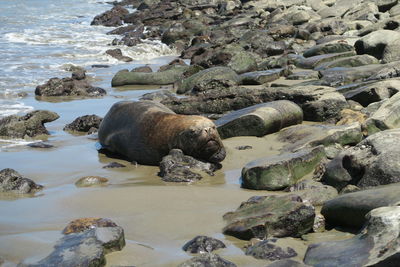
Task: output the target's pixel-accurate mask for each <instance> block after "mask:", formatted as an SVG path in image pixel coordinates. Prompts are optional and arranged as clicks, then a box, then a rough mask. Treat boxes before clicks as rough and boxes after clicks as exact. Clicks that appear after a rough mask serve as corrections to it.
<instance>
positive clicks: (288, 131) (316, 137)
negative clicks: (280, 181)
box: [278, 123, 363, 151]
mask: <svg viewBox="0 0 400 267" xmlns="http://www.w3.org/2000/svg"><path fill="white" fill-rule="evenodd" d="M362 137H363V135H362V132H361V127H360V125H359V124H357V123H355V124H351V125H342V126H334V125H320V124H313V125H304V124H301V125H295V126H290V127H287V128H285V129H283V130H281V131H280V132H279V135H278V140H279V141H280V142H284V143H286V145H285V146H284V147H283V151H296V150H298V149H301V148H306V147H314V146H318V145H324V146H332V145H334V144H340V145H342V146H344V145H355V144H357V143H359V142H360V141H361V140H362Z"/></svg>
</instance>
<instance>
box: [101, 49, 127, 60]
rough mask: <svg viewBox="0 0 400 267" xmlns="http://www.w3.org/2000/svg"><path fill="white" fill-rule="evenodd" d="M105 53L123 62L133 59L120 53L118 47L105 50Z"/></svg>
mask: <svg viewBox="0 0 400 267" xmlns="http://www.w3.org/2000/svg"><path fill="white" fill-rule="evenodd" d="M106 54H107V55H110V56H112V57H113V58H115V59H118V60H120V61H123V62H130V61H132V60H133V59H132V58H130V57H127V56H124V55H122V51H121V49H119V48H116V49H108V50H107V51H106Z"/></svg>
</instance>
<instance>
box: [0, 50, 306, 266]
mask: <svg viewBox="0 0 400 267" xmlns="http://www.w3.org/2000/svg"><path fill="white" fill-rule="evenodd" d="M169 60H170V58H164V59H158V60H157V61H153V65H152V67H153V68H154V69H157V67H158V66H159V65H160V64H163V63H166V62H169ZM137 65H141V64H140V63H138V64H137ZM126 66H127V65H125V66H124V65H122V66H117V67H113V68H110V69H97V70H95V73H94V74H95V75H96V77H95V81H96V82H95V83H94V85H97V86H101V87H103V88H105V89H106V90H107V91H108V96H106V97H104V98H99V99H85V100H72V101H66V102H57V101H55V102H44V101H37V100H36V99H35V98H34V97H33V96H29V97H28V98H26V99H25V100H24V101H25V102H26V103H27V104H28V105H32V106H34V107H35V109H48V110H52V111H55V112H57V113H58V114H59V115H60V119H58V120H57V121H55V122H53V123H49V124H46V127H47V128H48V129H49V130H50V132H51V136H49V137H48V138H47V139H48V142H49V143H51V144H52V145H54V146H55V147H54V148H50V149H38V148H30V147H26V146H18V147H9V148H5V149H4V148H3V151H2V152H1V153H0V164H1V166H0V167H1V169H2V168H14V169H15V170H17V171H18V172H20V173H21V174H22V175H23V176H25V177H29V178H31V179H33V180H34V181H35V182H37V183H39V184H42V185H44V186H45V189H44V190H43V191H41V192H39V193H38V194H36V196H35V197H24V198H14V197H12V196H7V195H3V196H1V198H0V214H1V216H0V257H3V258H5V259H6V260H8V261H12V262H15V263H18V262H21V261H23V262H25V263H30V262H35V261H37V260H40V259H42V258H44V257H45V256H47V255H48V254H49V253H50V252H51V251H52V247H53V246H54V244H55V243H56V241H57V240H58V239H59V238H60V237H61V231H62V229H63V228H64V227H65V226H66V224H67V223H68V222H70V221H71V220H74V219H77V218H81V217H105V218H110V219H112V220H113V221H115V222H116V223H117V224H118V225H120V226H121V227H123V229H124V230H125V237H126V241H127V245H126V247H125V248H124V249H123V250H122V251H121V252H114V253H111V254H108V255H107V257H106V258H107V265H108V266H112V265H135V266H176V265H178V264H179V263H181V262H183V261H184V260H186V259H189V258H190V257H191V255H189V254H187V253H185V252H184V251H182V250H181V247H182V246H183V245H184V244H185V243H186V242H187V241H189V240H191V239H192V238H194V237H195V236H197V235H207V236H212V237H215V238H218V239H220V240H222V241H223V242H224V243H225V244H226V245H227V248H226V249H222V250H220V251H218V252H217V253H218V254H220V255H221V256H222V257H224V258H226V259H228V260H231V261H233V262H234V263H236V264H237V265H238V266H265V265H266V264H267V262H266V261H261V260H256V259H254V258H252V257H250V256H245V255H244V253H243V251H242V248H243V246H244V245H245V244H246V243H247V242H246V241H241V240H238V239H236V238H233V237H229V236H224V235H223V234H222V233H221V232H222V231H221V230H222V228H223V227H224V222H223V220H222V216H223V214H224V213H226V212H228V211H232V210H234V209H236V208H237V207H238V206H239V205H240V203H241V202H242V201H245V200H247V199H248V198H249V197H251V196H254V195H265V194H271V192H267V191H252V190H246V189H242V188H241V187H240V173H241V169H242V167H243V166H244V165H245V164H246V163H247V162H249V161H251V160H253V159H258V158H261V157H265V156H269V155H275V154H278V153H279V149H280V148H281V147H282V144H281V143H279V142H278V141H277V140H276V135H274V134H272V135H268V136H265V137H262V138H257V137H239V138H238V137H235V138H230V139H226V140H224V141H223V142H224V145H225V146H226V149H227V157H226V159H225V160H224V161H223V162H222V164H223V167H222V169H220V170H218V171H217V172H216V174H215V176H213V177H211V176H210V177H205V178H204V179H203V180H201V181H199V182H196V183H192V184H175V183H165V182H163V181H161V179H160V178H159V177H158V176H157V173H158V167H151V166H140V165H139V166H136V165H132V164H131V163H129V162H127V161H124V160H120V159H112V158H107V157H106V156H105V155H103V154H99V153H98V152H97V150H96V140H93V138H90V136H86V135H72V134H70V133H67V132H64V131H63V130H62V129H63V127H64V126H65V124H67V123H70V122H72V121H73V120H74V119H75V118H76V117H78V116H82V115H86V114H97V115H99V116H104V115H105V113H106V112H107V111H108V109H109V108H110V107H111V105H112V104H113V103H115V102H117V101H120V100H123V99H137V98H138V97H140V96H141V95H142V94H144V93H147V92H150V91H151V90H149V89H151V88H149V87H136V88H126V87H125V88H122V89H121V88H120V89H113V88H111V87H110V85H109V84H110V80H111V76H112V74H114V73H115V72H116V71H117V70H118V69H121V68H123V67H126ZM133 67H135V66H134V65H133V66H132V65H130V67H129V68H133ZM129 89H135V90H129ZM244 145H250V146H252V149H248V150H238V149H236V147H238V146H244ZM114 161H116V162H119V163H122V164H124V165H126V166H127V167H125V168H114V169H104V168H102V167H103V166H105V165H106V164H108V163H110V162H114ZM89 175H95V176H102V177H106V178H108V179H109V185H108V186H101V187H90V188H78V187H76V186H75V184H74V183H75V182H76V181H77V180H78V179H79V178H81V177H83V176H89ZM300 250H301V251H303V253H304V252H305V250H304V248H300ZM302 257H303V254H301V253H300V255H299V256H298V257H297V259H299V260H301V259H302Z"/></svg>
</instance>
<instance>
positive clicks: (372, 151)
mask: <svg viewBox="0 0 400 267" xmlns="http://www.w3.org/2000/svg"><path fill="white" fill-rule="evenodd" d="M399 140H400V130H399V129H393V130H387V131H383V132H378V133H376V134H373V135H371V136H369V137H368V138H366V139H364V140H363V141H361V142H360V143H358V144H357V145H356V146H354V147H351V148H349V149H347V150H345V151H343V152H341V153H340V154H339V155H338V156H337V157H336V158H335V159H333V160H332V162H330V163H328V164H327V166H326V172H325V175H324V177H323V180H322V181H323V182H324V183H326V184H329V185H331V186H333V187H335V188H337V189H338V190H341V189H342V188H343V187H345V186H346V185H347V184H353V185H356V186H358V187H360V188H369V187H373V186H378V185H384V184H390V183H397V182H400V179H399V177H400V168H399V167H398V166H399V164H398V162H399V159H398V158H397V157H398V155H399V149H398V147H397V146H394V145H393V144H397V142H399Z"/></svg>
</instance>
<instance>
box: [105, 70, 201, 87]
mask: <svg viewBox="0 0 400 267" xmlns="http://www.w3.org/2000/svg"><path fill="white" fill-rule="evenodd" d="M199 70H200V69H199V68H198V66H176V67H174V68H171V69H169V70H166V71H160V72H150V73H146V72H129V71H127V70H121V71H119V72H117V74H115V75H114V77H113V78H112V80H111V86H123V85H135V84H138V85H142V84H150V85H165V84H173V83H175V82H177V81H179V80H181V79H183V78H184V77H185V75H188V74H189V75H191V74H194V73H196V72H197V71H199Z"/></svg>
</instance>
